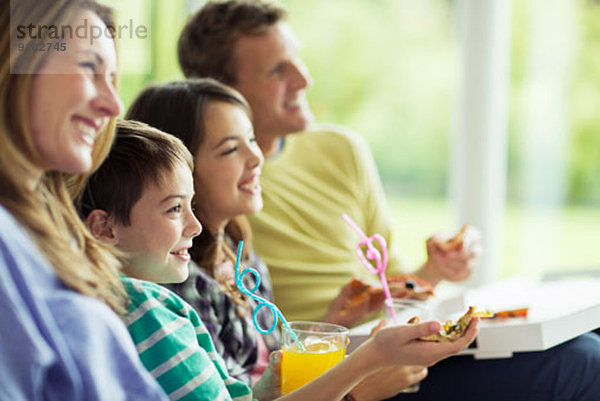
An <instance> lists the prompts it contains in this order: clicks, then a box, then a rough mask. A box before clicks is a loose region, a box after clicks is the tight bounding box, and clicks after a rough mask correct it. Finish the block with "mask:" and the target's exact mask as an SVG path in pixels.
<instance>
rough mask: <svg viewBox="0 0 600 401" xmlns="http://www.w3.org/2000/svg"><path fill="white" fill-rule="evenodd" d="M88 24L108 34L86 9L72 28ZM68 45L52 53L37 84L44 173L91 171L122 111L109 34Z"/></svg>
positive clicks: (37, 139) (36, 129) (36, 123)
mask: <svg viewBox="0 0 600 401" xmlns="http://www.w3.org/2000/svg"><path fill="white" fill-rule="evenodd" d="M86 22H87V25H88V26H90V27H93V26H97V27H99V28H100V29H102V32H105V29H106V25H105V24H104V23H103V22H102V20H101V19H100V18H99V17H98V16H97V15H96V14H94V13H93V12H91V11H87V10H82V11H80V12H78V13H77V14H76V15H75V16H74V18H72V20H71V21H70V25H71V26H72V27H73V30H74V31H75V28H76V27H78V26H81V25H83V24H85V23H86ZM88 29H89V28H88ZM87 32H88V34H89V30H88V31H87ZM65 42H66V50H64V51H59V50H55V49H52V50H50V51H48V54H47V58H46V59H45V60H44V63H43V65H42V67H41V68H40V70H39V71H38V73H37V74H36V75H35V77H34V78H33V80H32V88H31V92H30V98H29V104H30V106H31V110H30V113H31V118H30V124H31V130H32V136H33V143H34V145H35V148H36V150H37V151H38V153H39V155H40V156H41V165H40V166H39V167H40V169H41V170H42V171H61V172H67V173H83V172H86V171H88V170H89V169H90V168H91V166H92V149H93V148H94V142H95V140H96V138H97V136H98V134H99V133H100V132H102V130H103V129H104V128H105V127H106V125H107V124H108V121H109V119H110V118H111V117H115V116H117V115H118V114H119V113H120V112H121V110H122V105H121V102H120V100H119V98H118V97H117V93H116V91H115V88H114V86H113V80H114V77H115V74H116V71H117V60H116V53H115V45H114V42H113V40H112V39H111V38H110V37H106V35H105V34H103V35H101V37H100V38H94V39H93V40H91V39H90V38H89V37H87V38H79V37H78V36H77V35H73V38H69V37H68V36H67V37H66V38H65ZM90 42H92V43H90Z"/></svg>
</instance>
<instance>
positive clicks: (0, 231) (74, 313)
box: [0, 206, 167, 401]
mask: <svg viewBox="0 0 600 401" xmlns="http://www.w3.org/2000/svg"><path fill="white" fill-rule="evenodd" d="M0 400H10V401H42V400H44V401H45V400H48V401H54V400H56V401H63V400H69V401H78V400H86V401H96V400H98V401H121V400H145V401H155V400H156V401H166V400H167V398H166V396H165V394H164V392H163V391H162V389H161V388H160V386H159V385H158V383H156V381H155V380H154V379H153V378H152V376H150V374H149V373H148V372H147V371H146V369H145V368H144V366H143V365H142V364H141V361H140V360H139V357H138V355H137V352H136V350H135V347H134V345H133V343H132V341H131V338H130V337H129V334H128V332H127V329H126V328H125V326H124V324H123V323H122V322H121V321H120V319H119V318H118V317H117V315H116V314H115V313H113V312H112V311H111V310H110V309H109V308H108V307H107V306H106V305H105V304H103V303H101V302H99V301H97V300H95V299H92V298H89V297H86V296H83V295H80V294H78V293H76V292H74V291H71V290H69V289H67V288H66V287H65V286H64V285H63V284H62V282H61V281H60V279H59V278H58V277H57V276H56V275H55V274H54V271H53V270H52V268H51V267H50V265H49V264H48V262H47V261H46V260H45V259H44V258H43V257H42V255H41V254H40V252H39V250H38V249H37V247H36V246H35V245H34V244H33V242H32V241H31V239H30V238H29V237H28V236H27V234H25V232H24V231H23V230H22V229H21V227H20V226H19V225H18V223H17V222H16V221H15V220H14V218H13V217H12V216H11V215H10V214H9V213H8V212H7V211H6V209H4V208H3V207H1V206H0Z"/></svg>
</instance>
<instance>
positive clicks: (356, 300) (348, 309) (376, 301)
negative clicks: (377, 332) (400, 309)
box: [323, 278, 384, 327]
mask: <svg viewBox="0 0 600 401" xmlns="http://www.w3.org/2000/svg"><path fill="white" fill-rule="evenodd" d="M379 293H381V294H379ZM380 295H381V296H380ZM383 302H384V296H383V292H382V291H378V290H376V289H374V288H373V287H371V286H370V285H368V284H366V283H364V282H362V281H360V280H358V279H356V278H354V279H352V280H351V281H350V282H349V283H348V284H346V285H345V286H343V287H342V289H341V290H340V293H339V294H338V296H337V297H336V298H335V299H334V300H333V302H331V305H330V306H329V311H328V312H327V314H326V315H325V317H323V321H324V322H327V323H335V324H339V325H342V326H345V327H352V326H354V325H356V324H357V323H359V322H361V321H363V320H365V319H366V318H368V317H369V316H371V315H373V314H374V313H375V312H378V311H379V310H381V308H382V307H383Z"/></svg>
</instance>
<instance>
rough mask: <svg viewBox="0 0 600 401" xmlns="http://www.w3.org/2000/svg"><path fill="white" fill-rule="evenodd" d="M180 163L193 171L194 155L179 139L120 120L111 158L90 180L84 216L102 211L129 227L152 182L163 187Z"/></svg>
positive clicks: (83, 203)
mask: <svg viewBox="0 0 600 401" xmlns="http://www.w3.org/2000/svg"><path fill="white" fill-rule="evenodd" d="M179 163H183V164H185V165H186V166H188V167H189V168H190V170H191V171H193V164H194V162H193V158H192V155H191V154H190V152H189V151H188V150H187V148H186V147H185V145H184V144H183V143H182V142H181V141H180V140H179V139H178V138H176V137H174V136H173V135H169V134H166V133H164V132H162V131H160V130H158V129H155V128H152V127H150V126H149V125H147V124H144V123H141V122H137V121H127V120H125V121H118V122H117V133H116V135H115V142H114V144H113V146H112V148H111V151H110V153H109V155H108V157H107V158H106V160H105V161H104V162H103V163H102V164H101V165H100V167H99V168H98V170H96V171H95V172H94V173H93V174H92V175H91V176H90V177H89V179H88V181H87V183H86V186H85V189H84V190H83V192H82V194H81V197H80V199H79V200H78V202H77V203H78V209H79V212H80V214H81V216H82V217H83V218H86V217H87V216H88V214H90V213H91V212H92V211H93V210H94V209H101V210H104V211H105V212H107V213H108V214H109V215H110V216H113V217H114V218H115V220H116V221H117V222H119V223H121V224H123V225H129V224H130V218H129V217H130V213H131V209H132V208H133V206H134V205H135V204H136V202H137V201H138V200H139V199H140V197H141V196H142V191H143V190H144V187H145V186H146V185H147V184H148V183H149V182H153V183H156V184H157V185H161V183H162V180H163V179H164V178H165V175H167V174H169V173H170V172H172V171H173V170H174V169H175V168H176V167H177V165H178V164H179ZM150 180H151V181H150Z"/></svg>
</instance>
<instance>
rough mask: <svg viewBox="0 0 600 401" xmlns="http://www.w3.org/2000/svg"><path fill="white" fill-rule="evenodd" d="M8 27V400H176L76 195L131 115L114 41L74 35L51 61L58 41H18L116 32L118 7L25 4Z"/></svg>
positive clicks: (2, 284) (65, 0)
mask: <svg viewBox="0 0 600 401" xmlns="http://www.w3.org/2000/svg"><path fill="white" fill-rule="evenodd" d="M0 21H1V24H2V26H3V27H4V28H3V31H2V40H1V41H0V52H1V53H2V58H1V60H2V61H0V63H1V68H0V71H1V72H0V74H1V75H0V95H1V96H0V110H1V113H0V188H2V189H1V192H0V249H1V257H0V312H1V315H2V321H1V322H0V338H2V341H0V354H1V355H2V358H0V360H1V362H0V383H2V385H0V399H6V400H42V399H43V400H64V399H68V400H109V399H110V400H139V399H145V400H164V399H165V395H164V392H163V391H162V390H161V389H160V387H159V386H158V385H157V384H156V382H155V381H154V380H153V379H152V377H151V376H150V375H148V373H147V372H146V371H145V370H144V368H143V366H142V365H141V363H140V361H139V358H138V356H137V355H136V354H135V348H134V347H133V343H132V342H131V340H130V338H129V336H128V335H127V331H126V330H125V327H124V325H123V324H122V322H121V321H120V320H119V318H118V316H117V315H116V314H115V313H114V312H118V313H120V312H122V311H124V305H125V304H124V301H125V296H124V291H123V287H122V286H121V284H120V281H119V278H118V275H117V271H118V269H119V266H120V263H119V262H118V260H117V259H116V258H115V257H114V256H113V255H112V254H111V253H110V252H108V250H107V248H106V247H105V246H103V245H102V244H101V243H99V242H98V241H96V240H95V239H94V238H93V237H92V236H91V235H89V233H88V232H87V231H86V229H85V227H84V225H83V224H82V223H81V222H80V220H79V219H78V216H77V214H76V212H75V210H74V208H73V206H72V203H71V199H70V197H69V193H68V191H67V177H68V176H69V175H73V178H74V179H73V181H72V182H73V183H74V184H75V186H76V185H77V183H78V180H77V179H76V178H77V175H81V174H83V173H86V172H88V171H90V170H91V169H93V168H94V167H95V166H97V165H98V163H99V162H100V161H101V160H102V159H103V158H104V156H105V155H106V153H107V152H108V149H109V147H110V144H111V142H112V138H113V135H114V133H113V126H114V117H115V116H116V115H118V114H119V113H120V111H121V109H122V106H121V103H120V101H119V99H118V98H117V95H116V89H115V75H116V72H117V62H116V52H115V43H114V40H113V39H112V38H111V37H106V36H103V37H101V38H97V39H95V40H94V41H92V42H90V41H89V38H80V37H77V36H75V37H68V36H67V37H63V38H61V39H60V40H59V41H60V42H61V43H62V44H64V45H65V48H64V49H63V50H61V51H58V50H56V51H54V47H52V49H53V50H49V51H47V52H42V51H36V50H35V48H36V46H39V45H41V44H43V45H45V44H46V43H47V42H53V43H54V41H55V40H53V39H52V38H49V37H41V38H40V37H38V36H37V35H38V34H39V32H36V34H35V35H36V36H35V37H33V36H32V37H28V38H24V39H22V40H20V41H17V40H16V39H15V38H17V37H18V36H16V31H13V29H15V30H16V29H18V27H21V26H31V25H33V26H35V27H41V26H46V27H48V26H70V27H71V28H73V30H75V28H76V27H78V26H82V25H85V26H88V27H90V28H91V27H94V28H97V29H99V30H102V31H105V30H106V29H107V27H109V28H112V27H114V24H113V22H112V19H111V12H110V9H107V8H106V7H103V6H100V5H99V4H96V3H95V2H92V1H74V0H57V1H38V0H35V1H34V0H22V1H18V2H17V1H15V2H11V4H10V15H9V5H8V3H5V4H3V6H2V11H1V14H0ZM44 32H45V33H46V34H47V33H48V30H46V31H43V30H42V34H43V33H44ZM9 39H12V40H9ZM36 40H39V42H37V41H36ZM57 43H58V42H57ZM19 45H23V46H22V47H21V46H19ZM26 45H29V46H26ZM13 46H14V47H13ZM58 47H59V48H60V46H58ZM107 305H108V306H107ZM110 309H112V311H111V310H110Z"/></svg>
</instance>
